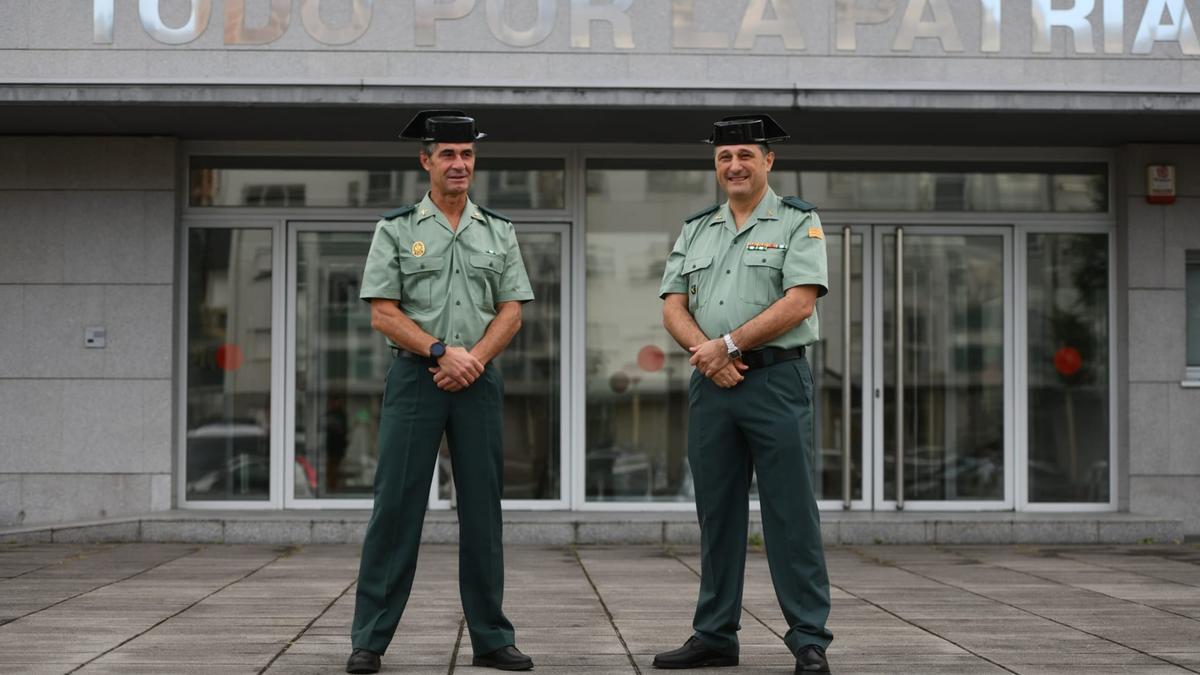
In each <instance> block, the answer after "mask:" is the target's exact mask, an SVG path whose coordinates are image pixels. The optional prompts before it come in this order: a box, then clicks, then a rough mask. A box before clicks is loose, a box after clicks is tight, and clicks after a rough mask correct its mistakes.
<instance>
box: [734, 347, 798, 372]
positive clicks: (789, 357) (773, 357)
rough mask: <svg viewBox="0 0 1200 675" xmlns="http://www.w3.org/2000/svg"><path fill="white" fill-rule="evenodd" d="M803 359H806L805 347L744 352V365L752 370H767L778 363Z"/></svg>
mask: <svg viewBox="0 0 1200 675" xmlns="http://www.w3.org/2000/svg"><path fill="white" fill-rule="evenodd" d="M802 358H804V347H796V348H794V349H783V348H782V347H764V348H762V349H755V350H754V351H749V352H742V363H744V364H746V365H747V366H750V368H751V369H754V368H766V367H767V366H772V365H775V364H776V363H783V362H784V361H795V360H796V359H802Z"/></svg>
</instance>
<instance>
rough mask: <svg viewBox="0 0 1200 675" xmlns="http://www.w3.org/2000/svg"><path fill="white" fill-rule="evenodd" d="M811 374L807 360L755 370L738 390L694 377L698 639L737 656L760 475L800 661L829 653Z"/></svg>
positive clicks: (775, 577)
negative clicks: (753, 485)
mask: <svg viewBox="0 0 1200 675" xmlns="http://www.w3.org/2000/svg"><path fill="white" fill-rule="evenodd" d="M812 391H813V389H812V375H811V373H810V372H809V367H808V362H807V361H805V360H804V359H799V360H795V361H788V362H785V363H779V364H775V365H773V366H768V367H766V368H762V369H758V370H751V371H748V372H747V373H746V379H745V380H744V381H743V382H742V383H741V384H739V385H737V386H736V387H734V388H733V389H721V388H719V387H717V386H716V385H715V384H713V383H712V382H711V381H710V380H708V379H707V378H705V377H703V376H702V375H700V374H699V373H693V374H692V380H691V384H690V391H689V403H690V406H689V412H688V461H689V462H690V464H691V469H692V476H693V478H694V480H695V485H696V511H697V515H698V517H699V520H700V568H701V572H700V597H699V600H698V601H697V604H696V616H695V619H694V620H693V624H692V626H693V628H694V629H695V635H696V637H697V638H699V639H700V640H701V641H703V642H704V643H705V644H706V645H708V646H709V647H710V648H712V649H716V650H719V651H721V652H724V653H727V654H737V653H738V638H737V631H738V629H739V628H740V627H741V626H740V624H739V621H740V619H741V615H742V588H743V582H744V577H745V568H746V540H747V535H748V519H749V503H748V500H749V489H750V481H751V478H752V475H757V476H758V494H759V502H760V504H761V510H762V524H763V537H764V540H765V543H766V552H767V563H768V565H769V567H770V570H771V580H772V581H773V582H774V585H775V595H776V597H777V598H778V600H779V606H780V608H781V609H782V610H783V615H784V618H785V619H786V620H787V623H788V626H789V630H788V632H787V634H786V635H785V636H784V641H785V642H786V643H787V645H788V647H789V648H790V649H791V650H792V652H793V653H795V652H797V651H799V650H800V649H802V648H803V647H805V646H806V645H810V644H815V645H820V646H822V647H827V646H828V645H829V643H830V641H832V640H833V634H832V633H830V632H829V630H828V629H827V628H826V627H825V623H826V621H827V619H828V618H829V606H830V602H829V577H828V574H827V572H826V569H825V552H824V548H823V546H822V544H821V522H820V515H819V513H818V511H817V503H816V500H815V498H814V493H813V486H812V478H811V476H812V458H813V452H814V447H815V442H816V439H815V436H814V426H813V398H812Z"/></svg>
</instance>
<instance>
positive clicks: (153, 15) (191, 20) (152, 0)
mask: <svg viewBox="0 0 1200 675" xmlns="http://www.w3.org/2000/svg"><path fill="white" fill-rule="evenodd" d="M191 5H192V13H191V15H190V16H189V17H188V20H187V23H185V24H183V25H182V26H180V27H179V28H171V27H169V26H167V24H165V23H163V20H162V15H161V14H159V12H158V0H138V16H139V17H141V19H142V28H145V29H146V33H147V34H148V35H149V36H150V37H152V38H154V39H155V40H158V41H159V42H161V43H163V44H168V45H182V44H187V43H189V42H191V41H192V40H195V39H196V38H198V37H200V36H201V35H203V34H204V31H205V30H207V29H208V20H209V19H210V18H211V17H212V0H191Z"/></svg>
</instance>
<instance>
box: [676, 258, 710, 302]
mask: <svg viewBox="0 0 1200 675" xmlns="http://www.w3.org/2000/svg"><path fill="white" fill-rule="evenodd" d="M712 262H713V257H712V256H711V255H705V256H696V257H695V258H687V259H685V260H684V261H683V277H684V278H685V279H687V285H688V309H689V310H691V312H692V313H693V314H694V313H695V312H696V310H697V309H699V308H701V307H703V306H704V304H705V303H706V302H708V296H709V295H711V294H712Z"/></svg>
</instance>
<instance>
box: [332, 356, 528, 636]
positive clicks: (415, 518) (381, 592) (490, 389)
mask: <svg viewBox="0 0 1200 675" xmlns="http://www.w3.org/2000/svg"><path fill="white" fill-rule="evenodd" d="M426 368H427V366H426V364H425V363H424V362H422V361H420V360H418V359H409V358H397V359H394V360H393V361H392V367H391V369H390V370H389V371H388V379H387V386H386V387H385V389H384V401H383V412H382V416H381V419H380V423H379V467H378V469H377V470H376V474H375V508H374V511H373V512H372V513H371V520H370V522H369V523H368V524H367V533H366V538H365V540H364V541H363V551H362V561H361V563H360V564H359V571H358V590H357V594H356V599H355V606H354V623H353V626H352V628H351V637H352V639H353V644H354V647H355V648H361V649H369V650H371V651H373V652H377V653H380V654H382V653H384V652H385V651H386V650H387V647H388V644H390V643H391V641H392V637H393V635H394V634H395V632H396V626H397V625H398V624H399V623H400V617H401V615H402V614H403V613H404V607H405V605H407V603H408V596H409V593H410V592H411V591H412V584H413V575H414V574H415V572H416V567H417V554H418V552H419V550H420V543H421V526H422V523H423V522H424V520H425V510H426V506H427V503H428V500H429V484H430V481H432V480H433V471H434V467H435V466H436V461H437V452H438V446H439V445H441V441H442V435H443V433H444V434H445V435H446V440H447V444H448V445H449V446H450V458H451V462H452V465H453V467H454V486H455V489H456V491H457V494H458V520H459V578H458V583H459V592H460V594H461V596H462V605H463V613H464V614H465V615H466V619H467V626H468V629H469V631H470V635H471V644H472V647H473V649H474V652H475V654H486V653H488V652H491V651H495V650H497V649H499V648H501V647H504V646H505V645H511V644H515V638H514V633H513V627H512V624H511V623H510V622H509V620H508V618H507V617H505V616H504V611H503V610H502V609H501V606H502V604H503V600H504V549H503V543H502V541H501V532H502V527H503V524H502V519H501V513H500V497H501V494H502V492H503V485H502V480H503V475H504V474H503V462H504V447H503V433H502V424H503V400H504V383H503V381H502V379H501V377H500V373H499V371H497V370H496V368H495V367H494V366H488V368H487V370H486V372H484V374H483V375H482V376H481V377H480V378H479V380H477V381H476V382H475V383H474V384H473V385H471V386H470V387H469V388H467V389H465V390H463V391H461V392H458V393H454V394H451V393H448V392H445V391H442V390H440V389H438V388H437V386H436V385H435V384H434V383H433V378H432V376H431V375H430V374H429V372H428V371H427V370H426Z"/></svg>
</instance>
